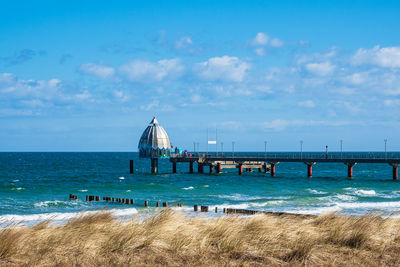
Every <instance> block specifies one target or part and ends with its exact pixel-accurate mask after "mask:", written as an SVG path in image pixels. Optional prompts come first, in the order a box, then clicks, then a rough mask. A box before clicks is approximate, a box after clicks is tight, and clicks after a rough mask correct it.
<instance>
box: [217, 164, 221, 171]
mask: <svg viewBox="0 0 400 267" xmlns="http://www.w3.org/2000/svg"><path fill="white" fill-rule="evenodd" d="M221 170H222V166H221V162H218V163H217V173H221Z"/></svg>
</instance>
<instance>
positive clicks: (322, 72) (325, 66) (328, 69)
mask: <svg viewBox="0 0 400 267" xmlns="http://www.w3.org/2000/svg"><path fill="white" fill-rule="evenodd" d="M305 67H306V69H307V70H308V71H309V72H311V73H313V74H316V75H319V76H326V75H329V74H332V73H333V71H334V70H335V68H336V66H335V65H332V63H330V62H329V61H325V62H321V63H308V64H306V66H305Z"/></svg>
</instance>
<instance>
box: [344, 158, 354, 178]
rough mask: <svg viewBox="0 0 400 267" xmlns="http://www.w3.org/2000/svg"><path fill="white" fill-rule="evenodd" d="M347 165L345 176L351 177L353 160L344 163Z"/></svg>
mask: <svg viewBox="0 0 400 267" xmlns="http://www.w3.org/2000/svg"><path fill="white" fill-rule="evenodd" d="M345 164H346V165H347V177H348V178H349V179H353V166H354V165H356V163H355V162H349V163H345Z"/></svg>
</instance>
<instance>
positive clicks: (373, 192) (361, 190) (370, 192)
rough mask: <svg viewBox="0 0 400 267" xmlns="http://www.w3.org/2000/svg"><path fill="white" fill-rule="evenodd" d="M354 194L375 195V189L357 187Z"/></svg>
mask: <svg viewBox="0 0 400 267" xmlns="http://www.w3.org/2000/svg"><path fill="white" fill-rule="evenodd" d="M354 194H356V195H358V196H375V195H376V192H375V190H363V189H359V190H355V191H354Z"/></svg>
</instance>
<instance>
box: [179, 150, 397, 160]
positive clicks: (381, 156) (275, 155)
mask: <svg viewBox="0 0 400 267" xmlns="http://www.w3.org/2000/svg"><path fill="white" fill-rule="evenodd" d="M171 158H205V159H207V158H213V159H219V158H220V159H235V158H248V159H249V160H250V159H260V160H262V159H271V160H273V159H282V160H290V159H293V160H310V161H312V160H324V159H325V160H355V161H357V160H400V152H387V153H385V152H330V153H324V152H267V153H262V152H260V153H253V152H248V153H244V152H235V154H232V153H222V154H221V153H219V154H218V155H216V153H197V152H196V153H187V155H183V154H171Z"/></svg>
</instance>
